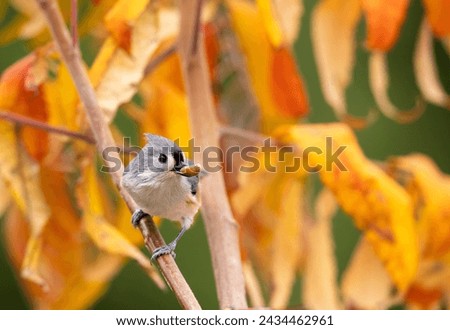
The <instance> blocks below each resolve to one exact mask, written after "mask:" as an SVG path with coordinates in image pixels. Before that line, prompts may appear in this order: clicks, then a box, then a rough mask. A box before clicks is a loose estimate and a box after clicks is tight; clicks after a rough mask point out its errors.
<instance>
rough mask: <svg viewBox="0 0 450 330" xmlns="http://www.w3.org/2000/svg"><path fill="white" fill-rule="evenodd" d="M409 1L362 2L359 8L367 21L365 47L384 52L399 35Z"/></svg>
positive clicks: (364, 0)
mask: <svg viewBox="0 0 450 330" xmlns="http://www.w3.org/2000/svg"><path fill="white" fill-rule="evenodd" d="M408 6H409V0H362V1H361V7H362V10H363V11H364V14H365V16H366V21H367V30H368V31H367V40H366V46H367V47H368V48H369V49H371V50H378V51H383V52H386V51H388V50H390V49H391V48H392V46H393V45H394V44H395V42H396V41H397V39H398V36H399V35H400V29H401V27H402V25H403V22H404V20H405V18H406V13H407V11H408Z"/></svg>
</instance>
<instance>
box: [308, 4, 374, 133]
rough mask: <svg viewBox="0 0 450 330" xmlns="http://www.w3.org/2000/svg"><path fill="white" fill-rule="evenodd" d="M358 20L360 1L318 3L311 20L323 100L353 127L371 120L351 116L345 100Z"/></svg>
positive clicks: (353, 56)
mask: <svg viewBox="0 0 450 330" xmlns="http://www.w3.org/2000/svg"><path fill="white" fill-rule="evenodd" d="M360 16H361V8H360V0H321V1H320V3H319V4H318V5H317V6H316V7H315V9H314V11H313V13H312V18H311V20H312V21H311V29H312V30H311V41H312V45H313V49H314V57H315V59H316V63H317V70H318V73H319V78H320V85H321V88H322V92H323V94H324V97H325V100H326V101H327V103H328V104H329V105H330V106H331V107H332V108H333V111H334V112H335V114H336V116H337V117H338V118H339V119H341V120H345V121H347V122H348V123H349V124H351V125H352V126H355V127H361V126H364V125H366V124H367V123H368V121H370V120H372V119H373V118H371V117H368V118H367V119H366V120H364V119H358V118H354V117H352V116H350V115H349V114H348V113H347V105H346V99H345V90H346V88H347V87H348V85H349V83H350V81H351V78H352V70H353V63H354V61H355V31H356V26H357V23H358V21H359V18H360Z"/></svg>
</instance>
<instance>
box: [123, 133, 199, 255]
mask: <svg viewBox="0 0 450 330" xmlns="http://www.w3.org/2000/svg"><path fill="white" fill-rule="evenodd" d="M145 137H146V139H147V144H146V145H145V146H144V148H142V150H141V151H140V152H139V154H138V155H137V156H136V157H135V158H134V159H133V160H132V161H131V162H130V164H129V165H128V166H127V168H126V169H125V171H124V174H123V176H122V186H123V187H124V188H125V189H126V190H127V191H128V192H129V194H130V195H131V197H132V198H133V199H134V201H135V202H136V203H137V205H138V207H139V209H137V210H136V211H135V212H134V213H133V216H132V218H131V222H132V224H133V225H134V226H137V225H138V223H139V221H140V220H141V219H142V217H144V216H145V215H146V214H149V215H152V216H159V217H162V218H166V219H169V220H172V221H179V222H180V223H181V231H180V232H179V233H178V235H177V237H176V238H175V239H174V240H173V241H172V242H170V243H169V244H167V245H164V246H162V247H159V248H157V249H155V251H153V254H152V260H154V259H156V258H158V257H160V256H162V255H164V254H171V255H172V256H173V257H175V252H174V250H175V247H176V245H177V243H178V241H179V239H180V238H181V236H183V234H184V233H185V232H186V230H188V229H189V227H190V226H191V225H192V223H193V221H194V216H195V214H196V213H197V212H198V209H199V208H200V200H199V198H198V185H199V178H200V173H201V172H202V171H201V167H200V165H198V164H193V163H192V162H191V161H188V160H187V159H186V158H185V156H184V154H183V151H182V150H181V149H180V147H179V146H177V145H176V144H175V143H174V142H173V141H171V140H169V139H167V138H165V137H162V136H158V135H153V134H145Z"/></svg>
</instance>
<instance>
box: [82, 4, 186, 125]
mask: <svg viewBox="0 0 450 330" xmlns="http://www.w3.org/2000/svg"><path fill="white" fill-rule="evenodd" d="M123 2H124V1H121V3H123ZM127 3H128V6H130V5H129V1H128V2H127ZM133 5H135V2H133ZM140 5H142V1H138V2H136V5H135V6H136V8H138V9H139V8H141V6H140ZM130 7H132V6H130ZM141 9H142V10H140V12H139V14H138V13H136V12H133V17H134V18H135V19H134V20H133V22H131V23H130V24H131V25H132V38H131V44H130V50H129V52H126V51H125V50H123V49H122V48H121V47H120V45H118V44H117V43H116V41H114V39H113V37H109V38H107V39H106V40H105V42H104V44H103V46H102V48H101V50H100V51H99V53H98V55H97V57H96V59H95V62H94V64H93V65H92V68H91V69H90V72H89V75H90V78H91V81H92V83H93V85H94V87H95V91H96V94H97V98H98V101H99V104H100V107H101V108H102V109H103V111H104V114H105V117H106V119H107V120H108V121H111V120H112V119H113V118H114V116H115V113H116V110H117V108H118V107H119V106H120V105H121V104H122V103H125V102H128V101H129V100H130V99H131V97H132V96H133V95H134V94H135V93H136V91H137V87H138V83H139V82H140V81H141V80H142V78H143V73H144V69H145V66H146V65H147V62H148V60H149V58H150V56H151V55H152V54H153V53H154V52H155V51H156V49H157V48H158V46H159V45H160V43H161V42H162V41H163V40H165V39H166V38H169V37H171V36H174V35H176V34H177V33H178V13H177V12H176V10H175V8H173V7H163V6H155V7H153V6H149V7H147V8H145V7H144V8H141Z"/></svg>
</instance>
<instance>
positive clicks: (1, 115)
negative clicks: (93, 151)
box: [0, 110, 95, 144]
mask: <svg viewBox="0 0 450 330" xmlns="http://www.w3.org/2000/svg"><path fill="white" fill-rule="evenodd" d="M0 119H3V120H6V121H9V122H11V123H16V124H20V125H25V126H30V127H33V128H37V129H41V130H43V131H47V132H49V133H55V134H60V135H64V136H68V137H70V138H73V139H77V140H82V141H84V142H87V143H90V144H94V143H95V141H94V140H93V139H92V138H91V137H89V136H87V135H84V134H81V133H78V132H74V131H71V130H68V129H67V128H63V127H56V126H52V125H49V124H47V123H44V122H41V121H38V120H34V119H31V118H28V117H25V116H21V115H18V114H15V113H12V112H8V111H4V110H0Z"/></svg>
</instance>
